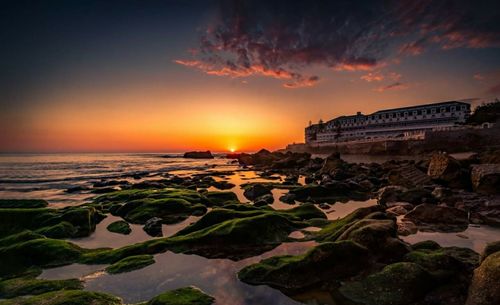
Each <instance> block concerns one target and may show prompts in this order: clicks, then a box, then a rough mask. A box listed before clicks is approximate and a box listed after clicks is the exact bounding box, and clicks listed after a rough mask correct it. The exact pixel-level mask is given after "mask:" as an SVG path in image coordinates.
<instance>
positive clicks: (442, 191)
mask: <svg viewBox="0 0 500 305" xmlns="http://www.w3.org/2000/svg"><path fill="white" fill-rule="evenodd" d="M432 195H433V196H434V197H435V198H436V199H438V200H445V199H447V198H449V197H451V196H453V191H452V190H451V189H449V188H446V187H441V186H438V187H436V188H435V189H434V190H433V191H432Z"/></svg>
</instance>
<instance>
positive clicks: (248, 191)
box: [243, 184, 271, 200]
mask: <svg viewBox="0 0 500 305" xmlns="http://www.w3.org/2000/svg"><path fill="white" fill-rule="evenodd" d="M269 194H271V189H270V188H269V187H267V186H264V185H262V184H251V185H248V186H247V187H245V191H244V192H243V195H244V196H245V197H246V198H247V199H248V200H255V199H257V198H258V197H261V196H264V195H269Z"/></svg>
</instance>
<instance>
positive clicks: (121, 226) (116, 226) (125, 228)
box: [106, 220, 132, 235]
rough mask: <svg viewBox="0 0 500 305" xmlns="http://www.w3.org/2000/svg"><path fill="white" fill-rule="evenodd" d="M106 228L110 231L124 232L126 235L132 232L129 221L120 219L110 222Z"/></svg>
mask: <svg viewBox="0 0 500 305" xmlns="http://www.w3.org/2000/svg"><path fill="white" fill-rule="evenodd" d="M106 229H107V230H108V231H109V232H113V233H118V234H124V235H128V234H130V233H131V232H132V229H131V228H130V225H129V224H128V222H126V221H123V220H118V221H115V222H112V223H110V224H109V225H108V226H107V227H106Z"/></svg>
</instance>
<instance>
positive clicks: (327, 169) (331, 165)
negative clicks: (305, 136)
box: [319, 153, 347, 175]
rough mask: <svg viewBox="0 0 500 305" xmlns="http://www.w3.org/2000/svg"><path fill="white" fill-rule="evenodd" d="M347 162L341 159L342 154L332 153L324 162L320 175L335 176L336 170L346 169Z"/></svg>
mask: <svg viewBox="0 0 500 305" xmlns="http://www.w3.org/2000/svg"><path fill="white" fill-rule="evenodd" d="M346 166H347V162H345V161H344V160H342V159H341V158H340V153H332V154H331V155H329V156H328V157H327V158H326V159H325V161H324V162H323V166H322V167H321V169H320V170H319V173H320V174H328V175H331V174H333V173H334V172H335V171H336V170H340V169H345V167H346Z"/></svg>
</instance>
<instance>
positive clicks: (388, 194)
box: [377, 185, 408, 204]
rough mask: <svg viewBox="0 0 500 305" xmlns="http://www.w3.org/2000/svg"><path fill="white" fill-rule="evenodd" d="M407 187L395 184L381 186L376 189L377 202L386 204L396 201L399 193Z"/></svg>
mask: <svg viewBox="0 0 500 305" xmlns="http://www.w3.org/2000/svg"><path fill="white" fill-rule="evenodd" d="M407 190H408V189H407V188H405V187H402V186H396V185H389V186H386V187H383V188H381V189H380V190H379V191H378V196H377V199H378V203H379V204H386V203H388V202H397V201H400V200H399V196H400V195H401V193H403V192H405V191H407Z"/></svg>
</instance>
